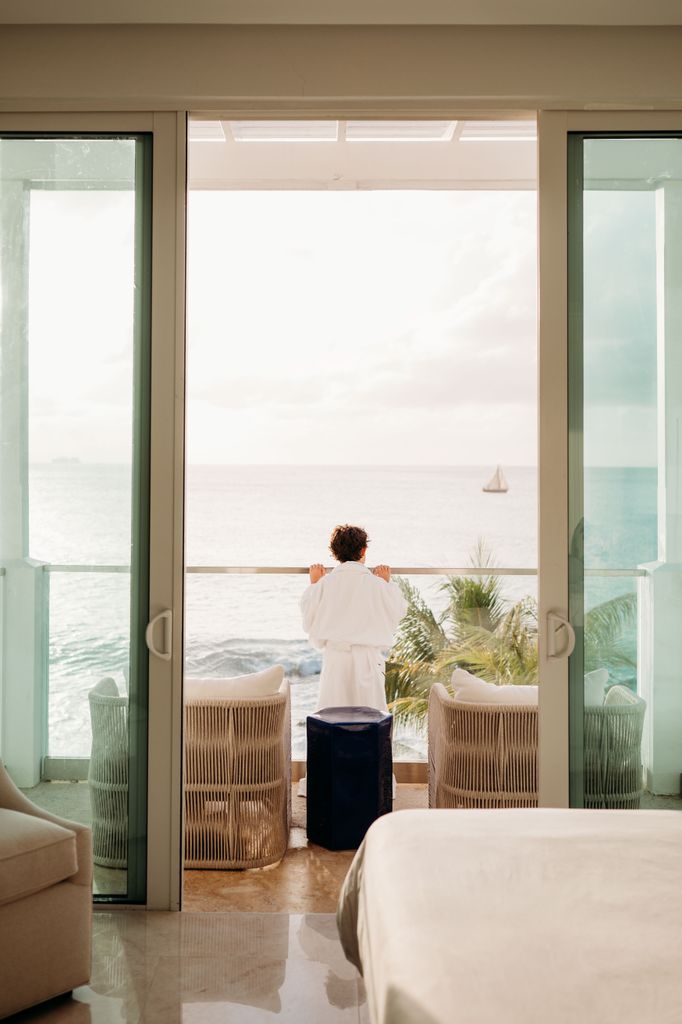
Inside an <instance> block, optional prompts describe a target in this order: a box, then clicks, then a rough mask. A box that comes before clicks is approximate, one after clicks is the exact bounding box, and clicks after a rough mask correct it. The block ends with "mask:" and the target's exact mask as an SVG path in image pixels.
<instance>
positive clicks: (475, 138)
mask: <svg viewBox="0 0 682 1024" xmlns="http://www.w3.org/2000/svg"><path fill="white" fill-rule="evenodd" d="M536 140H537V127H536V125H535V121H465V122H464V125H463V128H462V131H461V133H460V136H459V141H460V142H535V141H536Z"/></svg>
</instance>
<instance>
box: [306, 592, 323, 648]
mask: <svg viewBox="0 0 682 1024" xmlns="http://www.w3.org/2000/svg"><path fill="white" fill-rule="evenodd" d="M321 599H322V580H319V581H318V582H317V583H311V584H310V586H308V587H306V588H305V590H304V591H303V594H302V595H301V614H302V616H303V629H304V630H305V632H306V633H307V634H308V638H309V640H310V642H311V644H312V645H313V647H319V648H322V647H324V643H321V642H320V641H318V640H316V639H315V618H316V613H317V610H318V608H319V607H320V601H321Z"/></svg>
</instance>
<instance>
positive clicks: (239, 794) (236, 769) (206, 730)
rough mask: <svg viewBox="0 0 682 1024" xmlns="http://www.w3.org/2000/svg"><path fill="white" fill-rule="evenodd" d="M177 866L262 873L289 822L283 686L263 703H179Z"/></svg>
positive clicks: (279, 851)
mask: <svg viewBox="0 0 682 1024" xmlns="http://www.w3.org/2000/svg"><path fill="white" fill-rule="evenodd" d="M184 766H185V787H184V793H185V867H188V868H248V867H263V866H264V865H266V864H272V863H274V862H275V861H278V860H280V859H281V858H282V857H283V856H284V853H285V851H286V848H287V845H288V839H289V823H290V820H291V781H290V780H291V709H290V702H289V687H288V684H286V683H285V684H283V686H282V688H281V689H280V691H279V692H278V693H276V694H274V695H272V696H270V697H259V698H254V699H251V700H246V699H234V700H229V699H225V700H206V701H202V700H189V701H187V703H186V704H185V754H184Z"/></svg>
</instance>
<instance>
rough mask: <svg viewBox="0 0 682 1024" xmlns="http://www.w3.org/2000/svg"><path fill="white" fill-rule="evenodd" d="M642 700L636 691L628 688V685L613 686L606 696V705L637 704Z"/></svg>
mask: <svg viewBox="0 0 682 1024" xmlns="http://www.w3.org/2000/svg"><path fill="white" fill-rule="evenodd" d="M640 700H641V698H640V697H638V696H637V694H636V693H633V692H632V690H628V688H627V686H612V687H611V689H610V690H609V692H608V693H607V694H606V697H605V698H604V705H605V707H614V705H615V706H617V705H619V704H620V705H623V704H625V705H627V704H637V703H638V702H639V701H640Z"/></svg>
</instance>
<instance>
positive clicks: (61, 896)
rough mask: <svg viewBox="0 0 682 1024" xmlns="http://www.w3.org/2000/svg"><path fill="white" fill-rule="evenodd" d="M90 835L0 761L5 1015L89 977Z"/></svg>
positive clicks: (0, 1003) (1, 994)
mask: <svg viewBox="0 0 682 1024" xmlns="http://www.w3.org/2000/svg"><path fill="white" fill-rule="evenodd" d="M91 918H92V837H91V833H90V829H89V828H86V827H85V826H84V825H79V824H76V822H73V821H66V820H64V819H62V818H58V817H56V816H55V815H53V814H48V813H47V811H43V810H42V809H41V808H40V807H36V806H35V804H33V803H31V801H30V800H28V799H27V798H26V797H25V796H24V795H23V793H21V792H20V791H19V790H18V789H17V788H16V786H15V785H14V783H13V782H12V780H11V779H10V777H9V775H8V774H7V771H6V770H5V768H4V767H3V765H2V764H1V763H0V1017H6V1016H9V1015H10V1014H12V1013H17V1012H18V1011H19V1010H23V1009H24V1008H25V1007H28V1006H33V1005H35V1004H36V1003H41V1002H43V1001H44V1000H46V999H52V998H53V997H54V996H58V995H61V994H62V993H64V992H70V991H71V989H73V988H76V987H77V986H78V985H85V984H86V983H87V982H88V980H89V978H90V934H91Z"/></svg>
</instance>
